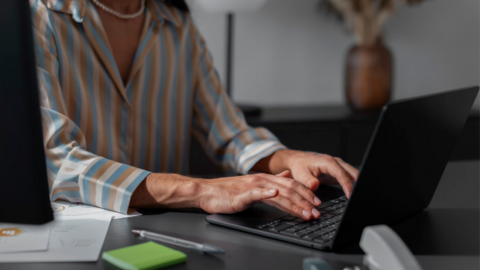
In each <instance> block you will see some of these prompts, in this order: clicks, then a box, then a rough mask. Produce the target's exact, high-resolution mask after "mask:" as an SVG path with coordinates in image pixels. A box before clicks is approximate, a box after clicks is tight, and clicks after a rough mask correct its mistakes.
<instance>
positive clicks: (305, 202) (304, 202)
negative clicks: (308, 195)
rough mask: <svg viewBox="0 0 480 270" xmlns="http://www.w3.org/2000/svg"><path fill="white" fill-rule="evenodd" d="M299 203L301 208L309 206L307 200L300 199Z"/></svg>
mask: <svg viewBox="0 0 480 270" xmlns="http://www.w3.org/2000/svg"><path fill="white" fill-rule="evenodd" d="M300 205H301V206H302V208H303V209H309V208H311V206H310V203H309V202H308V201H307V200H302V202H301V203H300Z"/></svg>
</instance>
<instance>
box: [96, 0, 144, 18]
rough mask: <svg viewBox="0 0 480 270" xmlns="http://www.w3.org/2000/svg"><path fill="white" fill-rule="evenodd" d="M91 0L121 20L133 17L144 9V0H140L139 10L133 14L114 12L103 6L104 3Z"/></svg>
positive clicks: (140, 13)
mask: <svg viewBox="0 0 480 270" xmlns="http://www.w3.org/2000/svg"><path fill="white" fill-rule="evenodd" d="M92 2H93V3H94V4H95V5H97V6H98V7H100V8H101V9H103V10H104V11H105V12H108V13H110V14H112V15H113V16H115V17H117V18H120V19H123V20H127V19H134V18H136V17H138V16H140V15H142V13H143V11H145V0H142V6H141V7H140V10H139V11H137V12H135V13H133V14H121V13H119V12H116V11H115V10H113V9H111V8H109V7H107V6H105V5H104V4H102V3H100V2H99V1H98V0H92Z"/></svg>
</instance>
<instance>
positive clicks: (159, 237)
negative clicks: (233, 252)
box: [132, 230, 225, 254]
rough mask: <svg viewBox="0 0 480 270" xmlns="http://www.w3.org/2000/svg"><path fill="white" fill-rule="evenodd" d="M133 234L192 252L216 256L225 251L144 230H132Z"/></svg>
mask: <svg viewBox="0 0 480 270" xmlns="http://www.w3.org/2000/svg"><path fill="white" fill-rule="evenodd" d="M132 232H133V233H135V234H138V235H140V236H141V237H145V238H149V239H152V240H157V241H160V242H164V243H168V244H172V245H177V246H180V247H184V248H189V249H193V250H198V251H201V252H207V253H216V254H225V250H223V249H221V248H219V247H216V246H212V245H209V244H200V243H195V242H191V241H187V240H183V239H179V238H175V237H171V236H167V235H163V234H159V233H153V232H149V231H144V230H132Z"/></svg>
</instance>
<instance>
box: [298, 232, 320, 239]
mask: <svg viewBox="0 0 480 270" xmlns="http://www.w3.org/2000/svg"><path fill="white" fill-rule="evenodd" d="M318 237H320V235H319V234H316V233H310V234H307V235H304V236H303V237H302V238H303V239H306V240H313V239H315V238H318Z"/></svg>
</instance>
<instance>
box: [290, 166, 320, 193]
mask: <svg viewBox="0 0 480 270" xmlns="http://www.w3.org/2000/svg"><path fill="white" fill-rule="evenodd" d="M295 180H297V181H298V182H300V183H302V184H303V185H304V186H306V187H307V188H308V189H310V190H311V191H316V190H317V189H318V186H319V185H320V181H319V180H318V178H317V177H315V176H314V175H313V174H312V173H311V172H310V171H308V170H303V171H300V172H299V173H297V175H295Z"/></svg>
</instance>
